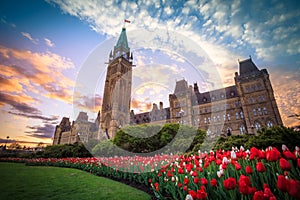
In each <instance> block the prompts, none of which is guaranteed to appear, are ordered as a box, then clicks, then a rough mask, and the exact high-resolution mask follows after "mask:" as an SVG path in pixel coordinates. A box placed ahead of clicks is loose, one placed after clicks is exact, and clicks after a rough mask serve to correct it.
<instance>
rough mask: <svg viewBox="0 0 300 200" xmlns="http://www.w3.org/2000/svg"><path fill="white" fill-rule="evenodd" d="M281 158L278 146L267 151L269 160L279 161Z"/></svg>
mask: <svg viewBox="0 0 300 200" xmlns="http://www.w3.org/2000/svg"><path fill="white" fill-rule="evenodd" d="M279 158H280V152H279V151H278V150H277V149H276V148H272V150H269V151H267V152H266V159H267V160H268V161H277V160H278V159H279Z"/></svg>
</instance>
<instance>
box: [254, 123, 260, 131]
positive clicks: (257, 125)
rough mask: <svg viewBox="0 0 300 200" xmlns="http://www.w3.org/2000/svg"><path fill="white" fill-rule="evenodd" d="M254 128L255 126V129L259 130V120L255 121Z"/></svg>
mask: <svg viewBox="0 0 300 200" xmlns="http://www.w3.org/2000/svg"><path fill="white" fill-rule="evenodd" d="M255 128H256V130H259V129H260V128H261V125H260V123H259V122H255Z"/></svg>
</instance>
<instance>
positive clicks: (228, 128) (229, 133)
mask: <svg viewBox="0 0 300 200" xmlns="http://www.w3.org/2000/svg"><path fill="white" fill-rule="evenodd" d="M231 133H232V129H231V128H230V127H227V136H231Z"/></svg>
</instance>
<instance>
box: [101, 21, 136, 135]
mask: <svg viewBox="0 0 300 200" xmlns="http://www.w3.org/2000/svg"><path fill="white" fill-rule="evenodd" d="M132 60H133V56H132V53H131V52H130V48H129V47H128V41H127V35H126V28H125V27H123V28H122V32H121V34H120V36H119V39H118V42H117V44H116V45H115V46H114V49H113V51H111V52H110V55H109V61H108V66H107V72H106V79H105V86H104V94H103V103H102V109H101V117H100V127H99V139H104V138H107V139H110V138H113V137H114V136H115V134H116V132H117V130H118V129H119V128H121V127H124V126H126V125H128V124H129V121H130V100H131V84H132Z"/></svg>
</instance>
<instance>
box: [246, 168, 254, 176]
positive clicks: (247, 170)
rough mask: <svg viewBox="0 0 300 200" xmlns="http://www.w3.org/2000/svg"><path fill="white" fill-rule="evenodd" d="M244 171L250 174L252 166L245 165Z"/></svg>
mask: <svg viewBox="0 0 300 200" xmlns="http://www.w3.org/2000/svg"><path fill="white" fill-rule="evenodd" d="M246 173H247V174H252V173H253V172H252V168H251V167H250V166H246Z"/></svg>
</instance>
